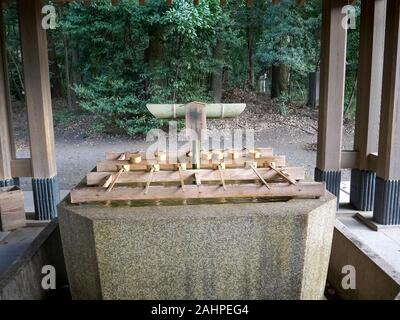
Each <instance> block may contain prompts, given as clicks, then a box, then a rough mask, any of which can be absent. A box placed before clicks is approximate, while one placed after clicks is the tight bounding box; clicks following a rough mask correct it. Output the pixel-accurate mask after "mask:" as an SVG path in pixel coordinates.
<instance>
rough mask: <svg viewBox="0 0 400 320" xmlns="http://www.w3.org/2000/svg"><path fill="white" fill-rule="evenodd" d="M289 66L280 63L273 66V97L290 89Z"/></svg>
mask: <svg viewBox="0 0 400 320" xmlns="http://www.w3.org/2000/svg"><path fill="white" fill-rule="evenodd" d="M288 80H289V68H288V66H287V65H284V64H280V65H277V66H272V79H271V99H274V98H278V97H280V96H281V94H282V93H284V92H287V91H288Z"/></svg>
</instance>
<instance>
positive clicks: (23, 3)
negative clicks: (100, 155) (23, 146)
mask: <svg viewBox="0 0 400 320" xmlns="http://www.w3.org/2000/svg"><path fill="white" fill-rule="evenodd" d="M43 4H44V2H43V1H41V0H19V1H18V13H19V21H20V36H21V48H22V56H23V66H24V68H23V69H24V80H25V96H26V105H27V110H28V122H29V137H30V146H31V157H32V170H33V177H34V178H50V177H54V176H55V175H56V174H57V171H56V161H55V146H54V131H53V114H52V106H51V94H50V79H49V77H50V76H49V60H48V50H47V48H48V47H47V34H46V30H44V29H43V28H42V18H43V16H42V13H41V10H42V7H43Z"/></svg>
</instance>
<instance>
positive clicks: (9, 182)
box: [0, 179, 16, 188]
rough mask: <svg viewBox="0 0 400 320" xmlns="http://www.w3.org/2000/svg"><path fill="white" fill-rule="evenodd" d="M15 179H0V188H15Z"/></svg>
mask: <svg viewBox="0 0 400 320" xmlns="http://www.w3.org/2000/svg"><path fill="white" fill-rule="evenodd" d="M15 182H16V181H15V179H0V188H2V187H10V186H15V185H16V183H15Z"/></svg>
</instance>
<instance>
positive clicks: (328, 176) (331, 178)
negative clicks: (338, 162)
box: [314, 168, 342, 205]
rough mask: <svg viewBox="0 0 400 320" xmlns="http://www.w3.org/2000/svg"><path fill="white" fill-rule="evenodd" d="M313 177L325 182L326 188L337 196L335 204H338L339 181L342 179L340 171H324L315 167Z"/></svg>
mask: <svg viewBox="0 0 400 320" xmlns="http://www.w3.org/2000/svg"><path fill="white" fill-rule="evenodd" d="M314 179H315V181H319V182H326V189H327V190H328V191H329V192H330V193H333V194H334V195H335V196H336V197H337V204H338V205H339V196H340V182H341V180H342V172H341V171H340V170H339V171H324V170H321V169H318V168H315V172H314Z"/></svg>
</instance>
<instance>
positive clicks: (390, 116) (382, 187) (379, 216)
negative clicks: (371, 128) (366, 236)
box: [374, 0, 400, 225]
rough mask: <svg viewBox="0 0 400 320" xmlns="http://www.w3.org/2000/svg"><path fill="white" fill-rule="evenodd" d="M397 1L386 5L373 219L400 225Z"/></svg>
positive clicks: (399, 17) (399, 4)
mask: <svg viewBox="0 0 400 320" xmlns="http://www.w3.org/2000/svg"><path fill="white" fill-rule="evenodd" d="M399 22H400V0H390V1H388V2H387V15H386V32H385V34H386V36H385V54H384V64H383V85H382V104H381V117H380V129H379V152H378V155H379V156H378V162H377V172H376V174H377V179H376V192H375V206H374V220H375V221H376V222H378V223H380V224H386V225H388V224H389V225H393V224H400V90H399V86H400V52H399V50H400V33H399V27H400V23H399Z"/></svg>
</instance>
